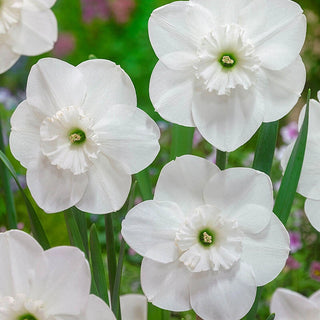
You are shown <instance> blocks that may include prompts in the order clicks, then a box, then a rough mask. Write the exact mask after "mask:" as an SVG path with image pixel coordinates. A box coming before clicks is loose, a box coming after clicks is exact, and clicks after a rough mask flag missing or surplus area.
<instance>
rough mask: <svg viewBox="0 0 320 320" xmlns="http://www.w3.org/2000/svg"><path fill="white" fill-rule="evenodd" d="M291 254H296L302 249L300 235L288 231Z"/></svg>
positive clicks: (296, 232)
mask: <svg viewBox="0 0 320 320" xmlns="http://www.w3.org/2000/svg"><path fill="white" fill-rule="evenodd" d="M289 237H290V250H291V253H295V252H297V251H298V250H299V249H301V248H302V242H301V235H300V232H298V231H289Z"/></svg>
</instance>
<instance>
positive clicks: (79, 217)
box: [71, 207, 89, 256]
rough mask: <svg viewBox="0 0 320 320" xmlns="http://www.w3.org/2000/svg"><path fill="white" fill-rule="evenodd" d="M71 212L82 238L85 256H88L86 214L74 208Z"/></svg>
mask: <svg viewBox="0 0 320 320" xmlns="http://www.w3.org/2000/svg"><path fill="white" fill-rule="evenodd" d="M71 211H72V213H73V216H74V218H75V220H76V222H77V225H78V229H79V232H80V235H81V238H82V243H83V246H84V249H85V252H86V255H87V256H89V244H88V232H87V230H88V225H87V218H86V213H85V212H82V211H81V210H79V209H78V208H76V207H72V208H71Z"/></svg>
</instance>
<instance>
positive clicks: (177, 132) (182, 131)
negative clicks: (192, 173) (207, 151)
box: [170, 124, 195, 160]
mask: <svg viewBox="0 0 320 320" xmlns="http://www.w3.org/2000/svg"><path fill="white" fill-rule="evenodd" d="M194 130H195V128H192V127H184V126H179V125H178V124H174V125H173V126H172V141H171V152H170V160H174V159H175V158H176V157H180V156H182V155H184V154H191V152H192V142H193V134H194Z"/></svg>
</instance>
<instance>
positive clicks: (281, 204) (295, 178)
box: [273, 89, 311, 225]
mask: <svg viewBox="0 0 320 320" xmlns="http://www.w3.org/2000/svg"><path fill="white" fill-rule="evenodd" d="M310 96H311V91H310V89H309V91H308V98H307V107H306V112H305V116H304V120H303V124H302V127H301V129H300V133H299V136H298V139H297V140H296V143H295V144H294V147H293V150H292V153H291V156H290V159H289V162H288V164H287V168H286V170H285V173H284V176H283V178H282V182H281V185H280V189H279V192H278V195H277V198H276V201H275V204H274V208H273V212H274V213H275V214H276V215H277V216H278V218H279V219H280V220H281V222H282V223H283V224H284V225H285V224H286V222H287V220H288V218H289V214H290V211H291V207H292V203H293V200H294V197H295V194H296V190H297V186H298V182H299V178H300V173H301V169H302V164H303V159H304V153H305V149H306V143H307V135H308V121H309V102H310Z"/></svg>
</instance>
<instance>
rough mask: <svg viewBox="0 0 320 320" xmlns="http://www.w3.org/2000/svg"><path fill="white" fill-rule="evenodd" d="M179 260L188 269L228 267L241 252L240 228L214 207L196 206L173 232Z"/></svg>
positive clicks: (216, 269)
mask: <svg viewBox="0 0 320 320" xmlns="http://www.w3.org/2000/svg"><path fill="white" fill-rule="evenodd" d="M175 241H176V244H177V246H178V247H179V249H180V251H181V255H180V258H179V260H180V261H181V262H183V263H184V264H185V266H186V267H187V268H188V269H189V270H190V271H191V272H201V271H208V270H213V271H218V270H220V269H225V270H227V269H230V268H231V267H232V266H233V265H234V264H235V263H237V261H239V259H240V257H241V252H242V232H241V231H240V230H239V229H238V225H237V222H236V221H233V220H227V219H225V218H224V217H223V214H222V213H221V212H220V211H219V210H218V209H217V208H215V207H213V206H210V205H205V206H201V207H199V208H197V209H196V210H195V212H194V214H192V215H191V216H190V217H188V218H187V219H186V221H185V223H184V224H183V225H182V226H181V228H180V230H179V231H178V232H177V233H176V238H175Z"/></svg>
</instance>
